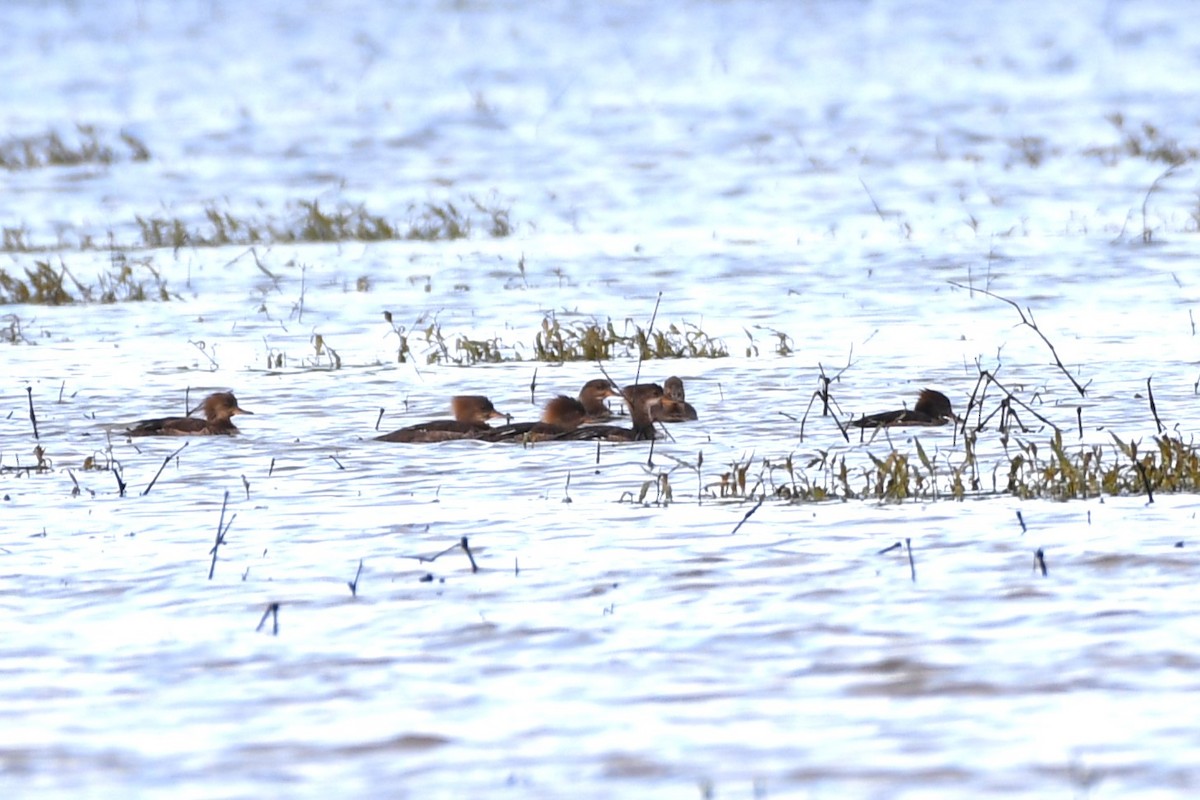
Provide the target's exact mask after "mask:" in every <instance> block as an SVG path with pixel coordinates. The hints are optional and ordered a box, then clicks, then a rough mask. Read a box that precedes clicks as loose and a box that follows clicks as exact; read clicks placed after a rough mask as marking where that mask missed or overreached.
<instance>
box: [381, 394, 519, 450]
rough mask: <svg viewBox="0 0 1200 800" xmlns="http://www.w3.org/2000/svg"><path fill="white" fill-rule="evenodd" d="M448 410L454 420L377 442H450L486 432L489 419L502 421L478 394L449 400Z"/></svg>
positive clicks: (402, 431) (395, 433)
mask: <svg viewBox="0 0 1200 800" xmlns="http://www.w3.org/2000/svg"><path fill="white" fill-rule="evenodd" d="M450 411H451V413H452V414H454V419H435V420H433V421H431V422H422V423H420V424H419V425H409V426H408V427H407V428H401V429H399V430H396V431H392V432H391V433H385V434H384V435H383V436H376V437H375V441H377V442H448V441H451V440H454V439H473V438H475V437H476V436H478V435H479V434H481V433H485V432H487V431H490V430H491V429H492V428H491V426H489V425H488V420H489V419H497V418H505V419H507V417H506V416H505V415H504V414H501V413H500V412H499V411H497V410H496V407H495V406H493V405H492V401H491V400H489V399H487V398H486V397H484V396H482V395H476V394H460V395H455V396H454V397H451V398H450Z"/></svg>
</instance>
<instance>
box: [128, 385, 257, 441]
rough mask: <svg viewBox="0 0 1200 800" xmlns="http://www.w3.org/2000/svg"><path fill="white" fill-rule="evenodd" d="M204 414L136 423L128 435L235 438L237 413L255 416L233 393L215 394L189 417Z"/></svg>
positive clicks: (202, 402)
mask: <svg viewBox="0 0 1200 800" xmlns="http://www.w3.org/2000/svg"><path fill="white" fill-rule="evenodd" d="M197 411H203V412H204V418H203V419H201V418H200V417H193V416H187V417H161V418H159V419H144V420H141V421H140V422H135V423H133V425H132V426H130V427H129V429H127V430H126V431H125V432H126V433H127V434H128V435H130V436H232V435H233V434H235V433H237V432H238V429H237V426H236V425H234V424H233V421H232V418H233V416H234V415H236V414H253V413H254V412H252V411H247V410H246V409H244V408H242V407H240V406H239V405H238V401H237V398H236V397H234V396H233V392H215V393H213V394H210V395H209V396H208V397H206V398H204V400H203V401H201V403H200V405H198V406H196V407H195V408H193V409H192V410H191V411H189V412H188V414H189V415H190V414H195V413H196V412H197Z"/></svg>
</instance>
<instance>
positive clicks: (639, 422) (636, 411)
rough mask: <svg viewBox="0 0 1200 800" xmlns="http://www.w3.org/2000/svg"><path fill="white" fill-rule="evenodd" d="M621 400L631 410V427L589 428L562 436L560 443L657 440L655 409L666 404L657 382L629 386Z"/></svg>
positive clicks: (622, 391) (587, 426) (600, 426)
mask: <svg viewBox="0 0 1200 800" xmlns="http://www.w3.org/2000/svg"><path fill="white" fill-rule="evenodd" d="M621 397H622V398H623V399H624V400H625V405H627V406H628V407H629V419H630V421H631V422H632V423H633V427H631V428H622V427H621V426H619V425H585V426H583V427H581V428H577V429H575V430H573V431H570V432H568V433H564V434H562V435H561V436H557V437H555V439H556V440H568V441H608V442H638V441H647V440H650V439H653V438H654V408H655V407H657V406H658V405H659V403H660V402H661V401H662V397H663V390H662V387H661V386H659V385H658V384H657V383H639V384H635V385H633V386H626V387H625V388H624V389H623V390H621Z"/></svg>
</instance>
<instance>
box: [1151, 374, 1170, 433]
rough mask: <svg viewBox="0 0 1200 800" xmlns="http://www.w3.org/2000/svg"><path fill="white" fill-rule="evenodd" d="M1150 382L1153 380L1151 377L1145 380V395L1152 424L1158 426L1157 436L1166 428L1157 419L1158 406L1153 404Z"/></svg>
mask: <svg viewBox="0 0 1200 800" xmlns="http://www.w3.org/2000/svg"><path fill="white" fill-rule="evenodd" d="M1152 380H1154V376H1153V375H1152V376H1150V377H1149V378H1146V394H1147V395H1148V396H1149V398H1150V413H1151V414H1153V415H1154V424H1155V425H1157V426H1158V432H1159V434H1162V432H1163V431H1165V430H1166V427H1165V426H1164V425H1163V424H1162V420H1160V419H1159V418H1158V406H1156V405H1155V404H1154V389H1152V388H1151V387H1150V381H1152Z"/></svg>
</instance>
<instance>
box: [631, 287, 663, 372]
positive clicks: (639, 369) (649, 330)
mask: <svg viewBox="0 0 1200 800" xmlns="http://www.w3.org/2000/svg"><path fill="white" fill-rule="evenodd" d="M660 303H662V292H659V293H658V299H657V300H655V301H654V313H653V314H651V315H650V327H649V328H647V329H646V336H647V337H649V336H653V335H654V321H655V320H657V319H658V306H659V304H660ZM646 347H647V348H649V347H650V340H649V339H647V340H646ZM640 349H641V348H639V350H640ZM644 355H645V350H642V351H641V352H639V353H638V363H637V370H636V371H634V373H633V382H634V383H635V384H636V383H637V382H638V381H639V380H641V377H642V361H644V360H645V359H644V358H643V357H642V356H644Z"/></svg>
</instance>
